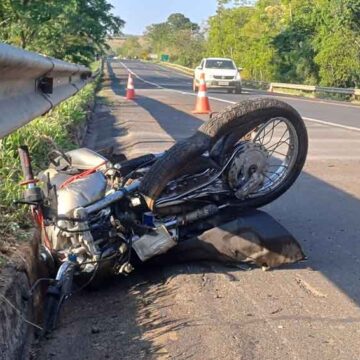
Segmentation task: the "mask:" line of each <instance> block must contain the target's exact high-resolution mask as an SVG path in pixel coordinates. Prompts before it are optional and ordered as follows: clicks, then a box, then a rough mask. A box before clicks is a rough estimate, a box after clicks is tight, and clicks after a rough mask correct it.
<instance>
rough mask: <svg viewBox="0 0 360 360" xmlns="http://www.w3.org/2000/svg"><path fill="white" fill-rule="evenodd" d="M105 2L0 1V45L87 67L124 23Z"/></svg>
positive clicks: (97, 0)
mask: <svg viewBox="0 0 360 360" xmlns="http://www.w3.org/2000/svg"><path fill="white" fill-rule="evenodd" d="M111 10H112V5H110V4H109V1H108V0H92V1H83V0H61V1H59V0H46V1H43V0H31V1H28V0H1V1H0V42H4V43H7V44H10V45H15V46H18V47H21V48H23V49H26V50H30V51H35V52H40V53H42V54H45V55H48V56H53V57H55V58H58V59H63V60H66V61H71V62H75V63H82V64H84V65H89V64H90V63H91V62H92V61H94V58H95V57H96V56H100V55H102V54H104V53H105V51H106V50H107V48H108V46H107V44H106V39H107V37H108V36H109V35H119V34H120V33H121V29H122V27H123V26H124V24H125V23H124V21H123V20H122V19H120V18H119V17H117V16H114V15H113V14H112V13H111Z"/></svg>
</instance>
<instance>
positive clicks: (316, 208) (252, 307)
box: [36, 61, 360, 360]
mask: <svg viewBox="0 0 360 360" xmlns="http://www.w3.org/2000/svg"><path fill="white" fill-rule="evenodd" d="M126 68H129V69H130V70H131V71H132V72H133V73H134V74H135V77H136V79H135V87H136V92H137V98H136V100H135V101H134V102H128V101H126V100H124V87H125V83H126V74H127V71H126ZM100 95H101V96H102V97H103V98H104V101H102V103H100V104H99V105H98V106H97V112H96V117H95V118H94V120H93V123H92V124H90V132H89V134H88V137H87V144H86V145H87V146H90V147H93V148H102V147H106V146H109V145H113V146H114V147H115V149H116V150H117V152H119V153H125V154H126V155H127V156H129V157H132V156H136V155H138V154H140V153H144V152H147V151H162V150H164V149H166V148H168V147H169V146H171V144H172V143H173V142H174V141H176V140H178V139H181V138H184V137H187V136H189V135H191V134H192V133H193V132H194V131H195V130H196V129H197V128H198V127H199V125H201V124H202V122H203V121H206V120H207V118H208V117H207V116H196V117H195V116H193V115H192V114H191V110H192V109H193V108H194V102H195V98H194V96H193V94H192V92H191V79H190V78H189V77H187V76H185V75H182V74H180V73H178V72H176V71H173V70H170V69H165V68H162V67H160V66H157V65H153V64H149V63H141V62H138V61H124V62H123V63H121V62H119V61H114V62H112V63H111V64H109V66H108V68H107V76H106V79H105V82H104V87H103V90H102V92H101V94H100ZM252 96H259V94H256V92H253V91H245V92H244V94H241V95H232V94H225V93H221V92H211V93H210V97H211V105H212V108H213V110H214V111H221V110H222V109H224V107H225V106H227V105H228V103H229V102H230V103H231V102H235V101H237V100H239V99H241V98H247V97H252ZM260 96H268V95H266V94H260ZM281 98H283V99H284V100H286V101H288V102H289V103H290V104H291V105H293V106H294V107H295V108H296V109H298V111H299V112H300V113H301V114H302V116H304V118H305V120H306V125H307V127H308V131H309V137H310V148H309V156H308V160H307V163H306V166H305V168H304V172H303V174H302V175H301V176H300V178H299V180H298V181H297V182H296V183H295V185H294V186H293V187H292V188H291V190H289V191H288V192H287V193H286V194H285V195H283V196H282V197H281V198H280V199H278V200H277V201H275V202H274V203H272V204H271V205H269V206H267V207H266V208H265V210H266V211H267V212H269V213H270V214H271V215H272V216H273V217H274V218H276V219H277V220H278V221H280V222H281V223H282V224H283V225H284V226H285V227H286V228H287V229H289V230H290V231H291V232H292V233H293V234H294V235H295V237H296V238H297V239H298V241H299V242H300V243H301V245H302V247H303V249H304V251H305V253H306V254H307V256H308V261H307V262H305V263H301V264H297V265H293V266H289V267H286V268H282V269H278V270H274V271H271V272H263V271H261V270H260V269H256V270H252V271H243V270H241V269H233V268H226V267H224V266H222V265H214V264H204V263H201V264H188V265H174V266H171V267H166V268H150V269H145V270H140V271H139V272H137V273H135V274H133V275H131V276H130V277H128V278H127V279H119V281H115V282H112V283H111V284H110V285H109V286H107V287H106V288H104V289H102V290H101V291H98V292H83V293H81V294H79V295H78V296H75V297H74V298H73V299H72V301H71V302H70V303H69V304H68V305H67V306H66V308H65V314H64V317H63V319H62V324H61V327H60V329H59V330H58V331H57V332H56V333H55V334H54V337H53V338H52V339H50V340H48V341H46V342H43V343H42V344H40V347H39V349H38V352H37V355H36V356H37V357H36V358H37V359H49V358H51V359H57V358H59V359H60V358H67V359H80V358H81V359H168V358H173V359H204V360H208V359H259V360H260V359H269V360H270V359H281V360H285V359H286V360H287V359H299V360H304V359H311V360H312V359H317V360H322V359H326V360H327V359H331V360H333V359H344V360H345V359H349V360H355V359H360V309H359V306H360V226H359V214H360V182H359V174H360V107H357V106H354V105H349V104H345V103H336V102H327V101H317V100H307V99H301V98H293V97H283V96H281Z"/></svg>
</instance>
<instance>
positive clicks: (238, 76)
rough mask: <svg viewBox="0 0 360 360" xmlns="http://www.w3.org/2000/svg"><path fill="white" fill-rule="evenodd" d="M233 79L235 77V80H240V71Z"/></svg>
mask: <svg viewBox="0 0 360 360" xmlns="http://www.w3.org/2000/svg"><path fill="white" fill-rule="evenodd" d="M235 79H236V80H241V76H240V73H239V72H238V73H237V74H236V77H235Z"/></svg>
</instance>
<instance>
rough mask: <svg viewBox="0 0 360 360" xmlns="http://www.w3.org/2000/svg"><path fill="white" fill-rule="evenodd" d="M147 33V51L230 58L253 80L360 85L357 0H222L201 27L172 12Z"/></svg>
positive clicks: (188, 60) (188, 61)
mask: <svg viewBox="0 0 360 360" xmlns="http://www.w3.org/2000/svg"><path fill="white" fill-rule="evenodd" d="M145 36H146V38H147V39H148V47H149V49H148V51H152V52H155V53H158V54H160V53H169V54H170V55H171V58H172V60H173V61H175V62H177V63H179V64H182V65H185V66H192V67H193V66H195V65H196V64H197V63H198V62H199V60H200V59H201V58H202V57H205V56H221V57H231V58H233V59H234V60H235V62H236V63H237V64H238V66H241V67H243V69H244V73H243V76H244V77H245V78H249V79H254V80H262V81H281V82H290V83H304V84H320V85H323V86H338V87H356V86H357V87H359V86H360V0H258V1H256V2H255V3H254V2H252V1H248V2H246V1H241V0H239V1H232V0H218V7H217V12H216V14H215V15H214V16H212V17H210V18H209V19H208V22H207V25H206V26H205V28H203V29H201V30H200V27H199V25H198V24H194V23H192V22H191V21H190V20H189V19H188V18H186V17H185V16H184V15H182V14H173V15H171V16H170V17H169V18H168V20H167V21H166V22H164V23H160V24H154V25H151V26H149V27H148V28H147V31H146V32H145Z"/></svg>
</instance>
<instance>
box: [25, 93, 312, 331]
mask: <svg viewBox="0 0 360 360" xmlns="http://www.w3.org/2000/svg"><path fill="white" fill-rule="evenodd" d="M307 148H308V138H307V131H306V128H305V125H304V122H303V120H302V118H301V116H300V115H299V114H298V113H297V111H296V110H295V109H293V108H292V107H291V106H290V105H288V104H286V103H284V102H282V101H279V100H276V99H271V98H260V99H254V100H246V101H242V102H240V103H238V104H236V105H233V106H230V107H228V108H227V109H225V110H224V111H223V112H221V113H216V114H214V115H213V116H212V117H211V118H210V119H209V120H208V121H207V122H205V123H204V124H203V125H202V126H200V128H199V129H198V130H197V131H196V133H195V134H194V135H193V136H191V137H190V138H188V139H185V140H182V141H179V142H177V143H176V144H174V145H173V146H172V147H171V148H170V149H169V150H167V151H166V152H164V153H161V154H146V155H143V156H140V157H138V158H135V159H126V160H123V161H121V162H115V163H114V162H111V161H110V160H108V159H107V158H106V157H105V156H103V155H101V154H99V153H96V152H94V151H92V150H90V149H87V148H80V149H77V150H73V151H69V152H67V153H64V152H62V151H61V150H54V151H53V152H52V153H51V154H49V159H50V166H49V168H48V169H47V170H45V171H43V172H41V173H40V174H38V176H37V177H36V178H35V177H34V175H33V171H32V168H31V162H30V155H29V153H28V150H27V147H26V146H23V147H21V148H20V149H19V155H20V160H21V165H22V169H23V173H24V177H25V179H24V181H23V183H22V184H23V185H25V186H26V190H25V191H24V199H23V200H22V202H23V203H26V204H28V205H30V207H31V211H32V215H33V217H34V219H35V222H36V224H37V225H38V227H39V230H40V232H41V249H42V250H41V257H42V259H43V260H44V261H46V262H47V264H48V267H49V269H53V270H54V275H55V274H56V275H55V276H54V279H53V280H52V281H51V282H50V285H49V286H48V289H47V292H46V297H45V311H44V329H45V331H51V330H53V329H54V328H55V326H56V323H57V319H58V316H59V310H60V307H61V305H62V304H63V302H64V301H65V300H66V299H67V298H68V297H69V296H70V295H71V294H72V292H73V289H74V284H73V283H74V282H75V283H77V284H80V285H78V286H80V288H82V287H84V286H86V285H87V284H89V283H91V281H93V280H94V279H95V278H96V277H97V276H100V274H109V273H112V274H124V275H126V274H129V273H130V272H131V271H132V270H133V268H134V266H136V264H138V263H139V262H140V263H141V262H146V261H148V260H150V259H156V258H157V257H159V256H162V254H165V253H168V252H171V251H172V250H173V249H176V248H177V247H179V246H180V245H181V244H184V243H186V241H187V240H188V239H193V238H194V237H196V236H200V235H201V234H202V233H204V231H206V230H209V229H210V228H211V227H216V226H219V225H221V224H223V223H228V222H231V221H232V220H234V219H236V218H239V216H240V217H241V214H242V213H243V212H244V211H247V210H248V209H254V208H258V207H261V206H263V205H266V204H268V203H270V202H271V201H273V200H275V199H276V198H278V197H279V196H280V195H282V194H283V193H284V192H285V191H286V190H288V189H289V188H290V187H291V185H292V184H293V183H294V181H295V180H296V178H297V177H298V176H299V174H300V172H301V170H302V167H303V165H304V163H305V159H306V154H307ZM235 232H236V231H235ZM259 259H260V257H259ZM259 259H258V260H259ZM299 259H300V258H299V256H297V257H296V256H295V258H293V259H292V260H294V261H295V260H299ZM253 260H254V259H253ZM255 262H256V259H255ZM262 262H264V260H261V259H260V260H259V261H258V263H259V264H262ZM263 265H264V264H263ZM265 265H266V264H265ZM268 265H269V264H268ZM270 265H271V264H270Z"/></svg>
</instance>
